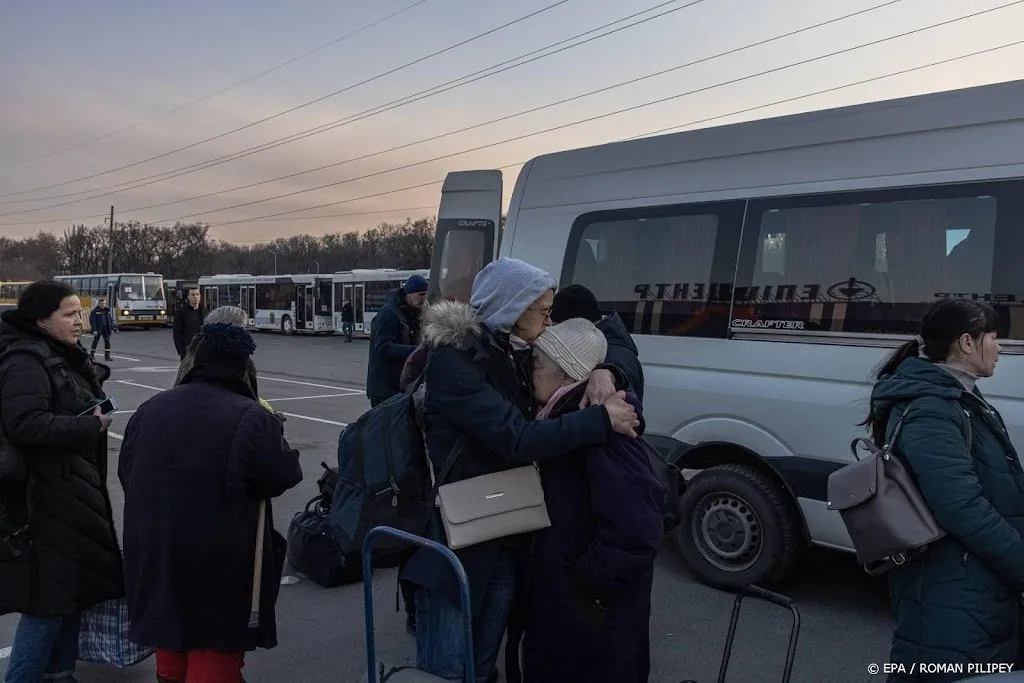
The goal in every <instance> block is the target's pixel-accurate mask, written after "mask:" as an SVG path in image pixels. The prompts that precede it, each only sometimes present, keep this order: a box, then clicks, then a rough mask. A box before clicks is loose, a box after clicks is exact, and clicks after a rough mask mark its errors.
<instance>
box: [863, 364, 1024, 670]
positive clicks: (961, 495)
mask: <svg viewBox="0 0 1024 683" xmlns="http://www.w3.org/2000/svg"><path fill="white" fill-rule="evenodd" d="M871 406H872V411H873V413H874V414H875V415H876V416H880V417H882V418H883V419H886V420H887V429H886V434H887V436H891V435H892V433H893V431H894V429H895V426H896V423H897V422H898V421H899V419H900V418H901V417H904V416H905V421H904V423H903V430H902V432H901V434H900V436H899V439H898V441H897V443H896V444H895V446H896V452H897V453H898V454H900V455H901V456H902V457H903V459H904V461H905V462H906V463H907V464H908V465H909V467H910V469H911V471H912V472H913V474H914V476H915V478H916V479H917V482H918V485H919V487H920V489H921V493H922V495H923V496H924V498H925V500H926V501H927V503H928V506H929V507H930V508H931V511H932V513H933V514H934V515H935V518H936V520H937V521H938V523H939V525H940V526H941V527H942V528H943V529H944V530H945V531H946V533H947V536H946V537H944V538H943V539H941V540H939V541H937V542H936V543H934V544H933V545H932V546H931V547H930V548H929V549H928V551H927V552H925V553H924V555H923V556H922V557H920V558H919V559H917V560H914V561H912V562H908V563H907V564H905V565H903V566H900V567H896V568H894V569H893V570H892V572H891V573H890V579H889V585H890V591H891V596H892V602H893V609H894V611H895V616H896V632H895V634H894V635H893V644H892V652H891V654H890V657H889V659H890V661H891V662H894V663H902V664H904V665H905V666H906V668H907V670H908V671H909V670H910V666H911V665H912V664H915V663H919V662H928V663H943V662H950V663H952V662H957V663H968V662H997V663H1004V664H1005V663H1014V662H1016V661H1017V659H1018V654H1019V650H1020V637H1021V616H1022V602H1021V592H1022V591H1024V470H1022V468H1021V464H1020V462H1019V460H1018V459H1017V452H1016V451H1015V450H1014V447H1013V444H1011V443H1010V437H1009V435H1008V433H1007V431H1006V427H1005V424H1004V423H1003V420H1002V417H1000V415H999V414H998V413H997V412H996V411H995V409H993V408H992V407H991V406H989V405H988V403H987V402H986V401H985V400H984V399H983V397H982V395H981V392H980V391H978V389H977V388H975V389H974V390H973V391H972V392H968V391H967V390H966V388H965V386H964V385H963V384H962V383H961V382H960V381H959V380H958V379H957V378H956V377H955V376H954V375H953V374H952V373H951V372H949V371H947V370H946V369H944V368H942V367H940V366H938V365H936V364H934V363H932V362H930V361H928V360H925V359H921V358H909V359H907V360H905V361H903V363H901V364H900V366H899V367H898V368H897V369H896V372H895V373H893V374H892V375H890V376H887V377H885V378H882V379H881V380H879V381H878V383H877V384H876V385H875V387H874V391H873V392H872V395H871ZM886 416H888V417H886ZM968 421H969V424H968ZM968 439H970V440H971V448H970V450H968V446H967V441H968ZM967 677H968V674H966V673H965V674H962V675H951V674H947V675H938V676H931V677H922V676H920V675H916V676H899V677H893V678H890V680H891V681H929V682H932V681H935V682H938V681H955V680H960V679H962V678H967Z"/></svg>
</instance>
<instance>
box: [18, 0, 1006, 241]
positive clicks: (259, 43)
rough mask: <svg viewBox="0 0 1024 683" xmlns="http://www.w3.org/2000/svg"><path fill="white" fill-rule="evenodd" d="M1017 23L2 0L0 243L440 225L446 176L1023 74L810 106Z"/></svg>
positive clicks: (510, 179)
mask: <svg viewBox="0 0 1024 683" xmlns="http://www.w3.org/2000/svg"><path fill="white" fill-rule="evenodd" d="M552 5H553V6H552ZM882 5H884V6H882ZM410 6H412V7H411V8H410V9H405V8H409V7H410ZM879 6H881V7H879ZM1002 6H1005V7H1004V8H1003V9H998V10H995V11H992V12H989V13H987V14H983V15H981V16H977V17H974V18H969V19H964V20H962V21H956V22H954V23H950V24H948V25H946V26H942V27H938V28H933V29H930V30H925V31H920V32H918V33H915V34H913V35H909V36H906V37H901V38H897V39H894V40H889V41H886V42H882V43H879V44H876V45H872V46H868V47H864V48H862V49H857V50H853V51H851V52H848V53H846V54H843V55H837V56H833V57H828V58H825V59H820V60H817V61H813V62H809V63H806V64H803V65H799V66H794V67H792V68H781V67H786V66H787V65H789V64H793V63H796V62H801V61H806V60H810V59H813V58H815V57H819V56H821V55H827V54H829V53H831V52H837V51H840V50H845V49H847V48H853V47H856V46H859V45H862V44H864V43H869V42H872V41H878V40H881V39H884V38H887V37H890V36H893V35H896V34H899V33H903V32H907V31H913V30H915V29H919V28H924V27H927V26H930V25H932V24H936V23H939V22H944V21H949V20H953V19H956V18H958V17H962V16H965V15H969V14H972V13H976V12H980V11H982V10H987V9H991V8H998V7H1002ZM873 7H879V8H878V9H874V10H872V11H868V12H865V13H863V14H860V15H858V16H854V17H851V18H848V19H845V20H843V21H839V22H836V23H834V24H829V25H827V26H823V27H820V28H816V29H813V30H809V31H806V32H803V33H800V34H798V35H794V36H791V37H788V38H784V39H781V40H777V41H774V42H771V43H768V44H764V45H760V46H757V47H752V48H750V49H744V50H738V49H739V48H743V47H745V46H748V45H750V44H752V43H757V42H759V41H764V40H767V39H770V38H773V37H775V36H780V35H782V34H785V33H788V32H791V31H795V30H798V29H802V28H804V27H808V26H812V25H814V24H817V23H820V22H825V21H829V20H831V19H836V18H838V17H842V16H844V15H848V14H852V13H854V12H857V11H861V10H868V9H869V8H873ZM404 9H405V11H402V10H404ZM645 10H648V11H645ZM531 13H534V15H533V16H531V17H529V18H526V19H523V20H522V21H518V22H517V23H514V24H512V25H511V26H508V27H507V28H503V29H500V30H497V31H494V32H492V33H490V34H488V35H486V36H484V37H481V38H478V39H476V40H472V41H470V42H468V43H466V44H465V45H462V46H459V47H456V48H454V49H451V50H447V51H445V52H443V53H442V54H439V55H437V56H434V57H430V58H429V59H422V58H424V57H427V56H428V55H431V54H432V53H435V52H440V51H442V50H445V48H448V47H449V46H452V45H454V44H456V43H459V42H461V41H466V40H468V39H470V38H473V37H474V36H476V35H478V34H481V33H484V32H486V31H491V30H492V29H495V28H497V27H499V26H502V25H503V24H507V23H509V22H514V21H516V20H517V19H520V18H521V17H524V16H526V15H528V14H531ZM389 15H395V16H393V17H391V18H389V19H386V20H384V21H381V20H382V19H384V18H385V17H388V16H389ZM630 15H636V16H635V17H633V18H631V19H628V20H625V21H622V22H619V23H615V24H612V25H611V26H608V27H607V28H604V29H602V30H601V31H596V32H594V33H590V34H587V35H584V36H581V37H579V38H574V37H575V36H578V35H579V34H583V33H584V32H587V31H590V30H592V29H597V28H599V27H602V26H604V25H606V24H610V23H611V22H616V21H617V20H620V19H625V18H626V17H628V16H630ZM657 15H662V16H657ZM652 17H653V18H652ZM645 18H651V19H650V20H649V21H646V22H645V23H641V24H639V25H636V26H633V27H630V28H625V29H623V30H621V31H618V32H617V33H614V34H612V35H608V36H606V37H601V38H597V39H595V40H593V41H591V42H588V43H586V44H583V45H580V46H579V47H571V48H570V49H566V50H564V51H562V52H559V53H557V54H552V55H551V56H548V57H544V58H542V59H538V60H536V61H533V62H531V63H527V64H524V65H522V66H518V67H516V68H511V69H508V70H506V71H504V72H501V73H497V74H495V75H493V76H489V77H486V78H482V79H480V80H477V81H475V82H472V83H468V84H465V85H462V86H460V87H456V88H453V89H451V90H449V91H447V92H440V93H438V94H433V95H432V96H429V97H422V96H421V95H417V93H420V92H421V91H426V93H425V94H430V93H433V92H435V89H436V88H440V87H441V86H442V85H443V84H446V83H448V82H449V81H453V80H455V79H459V78H462V77H466V76H469V75H470V74H474V73H477V72H482V73H481V75H483V74H488V73H491V72H492V71H494V70H495V69H491V67H496V65H499V64H502V63H505V62H508V64H505V65H504V66H509V65H514V64H518V63H520V62H522V61H523V60H522V59H517V58H520V56H522V55H525V54H527V53H535V54H534V55H531V56H536V55H543V54H547V53H550V52H552V51H553V50H555V49H558V48H561V47H566V46H569V45H573V44H574V43H577V42H579V41H581V40H584V39H586V38H589V37H592V36H596V35H600V34H601V33H604V32H606V31H609V30H612V29H615V28H619V27H622V26H625V25H627V24H629V23H632V22H636V21H638V20H641V19H645ZM374 22H378V23H376V24H375V25H373V26H370V27H369V28H365V29H363V30H360V29H361V28H362V27H366V26H367V25H369V24H373V23H374ZM1021 26H1024V1H1021V2H1011V0H897V1H895V2H885V0H696V1H695V0H679V1H677V2H665V1H664V0H562V1H561V2H559V0H516V1H515V2H501V1H499V0H486V1H482V0H419V1H418V2H417V1H416V0H376V1H375V2H354V1H353V0H296V1H295V2H288V3H284V2H276V3H275V2H252V0H205V1H202V0H179V1H178V2H173V3H172V2H140V1H139V0H104V1H102V2H81V1H80V0H52V1H48V0H4V1H3V2H2V3H0V235H2V236H9V237H16V238H17V237H25V236H30V235H34V234H35V233H37V232H39V231H40V230H47V231H54V232H61V231H63V230H64V229H65V228H66V227H67V226H69V225H71V224H74V223H85V224H87V225H98V224H101V223H102V222H103V217H104V216H105V215H106V214H107V213H108V212H109V210H110V206H111V205H112V204H113V205H114V206H115V207H116V209H115V213H116V216H115V218H116V220H117V221H118V222H121V221H127V220H138V221H142V222H146V223H156V224H173V222H175V221H177V220H180V221H183V222H196V221H202V222H206V223H209V224H210V225H211V226H212V227H211V235H212V236H213V237H215V238H218V239H224V240H229V241H233V242H258V241H262V240H268V239H274V238H276V237H286V236H290V235H295V234H301V233H310V234H318V235H319V234H326V233H331V232H346V231H351V230H364V229H367V228H370V227H373V226H374V225H375V224H377V223H379V222H382V221H390V222H400V221H403V220H404V219H405V217H411V218H417V217H421V216H427V215H433V214H434V213H435V212H436V209H437V203H438V200H439V198H440V182H441V181H442V180H443V179H444V177H445V174H446V173H448V172H449V171H456V170H466V169H477V168H501V169H502V170H503V173H504V178H505V181H504V183H505V201H506V203H507V201H508V199H509V195H510V193H511V191H512V187H513V185H514V183H515V178H516V174H517V173H518V171H519V167H520V165H521V164H522V163H523V162H525V161H526V160H528V159H530V158H532V157H534V156H537V155H539V154H544V153H548V152H553V151H557V150H562V149H571V148H575V147H582V146H589V145H596V144H601V143H604V142H611V141H614V140H620V139H623V138H629V137H632V136H638V135H644V134H648V133H652V132H654V131H660V130H663V129H669V128H672V129H678V130H685V129H687V128H692V127H695V126H696V127H705V126H711V125H721V124H724V123H730V122H735V121H742V120H750V119H758V118H765V117H769V116H778V115H783V114H789V113H794V112H800V111H808V110H814V109H823V108H827V107H833V106H841V105H844V104H853V103H860V102H867V101H872V100H880V99H889V98H894V97H901V96H905V95H916V94H921V93H927V92H933V91H939V90H949V89H954V88H961V87H967V86H972V85H979V84H984V83H994V82H999V81H1008V80H1014V79H1018V78H1022V77H1024V45H1017V46H1014V47H1008V48H1005V49H1000V50H996V51H993V52H989V53H987V54H983V55H977V56H973V57H969V58H965V59H959V60H956V61H951V62H949V63H946V64H943V65H940V66H934V67H930V68H925V69H920V70H917V71H913V72H910V73H907V74H905V75H900V76H895V77H889V78H881V79H878V80H873V81H872V82H870V83H864V84H861V85H856V86H854V87H848V88H839V89H837V90H835V91H833V92H829V93H826V94H818V95H814V96H811V97H802V96H804V95H809V94H812V93H816V92H819V91H822V90H826V89H829V88H838V87H839V86H843V85H845V84H851V83H856V82H858V81H863V80H865V79H877V78H878V77H881V76H885V75H887V74H891V73H894V72H899V71H903V70H906V69H912V68H914V67H918V66H924V65H927V64H931V63H933V62H938V61H941V60H949V59H951V58H955V57H959V56H961V55H967V54H969V53H973V52H978V51H981V50H986V49H989V48H996V47H999V46H1001V45H1006V44H1008V43H1013V42H1014V41H1020V40H1022V38H1024V36H1021V34H1020V27H1021ZM347 34H351V35H348V37H344V36H346V35H347ZM339 39H340V40H339ZM332 41H335V42H334V43H333V44H331V45H328V46H327V47H323V49H319V50H316V48H319V47H321V46H324V45H325V44H327V43H331V42H332ZM563 41H564V42H563ZM553 44H557V45H554V47H551V48H548V46H551V45H553ZM545 48H547V49H545ZM313 50H316V51H315V52H313V53H312V54H309V55H307V56H303V57H301V58H298V57H300V55H303V54H304V53H307V52H310V51H313ZM736 50H738V51H736ZM728 51H735V52H733V53H732V54H729V55H726V56H723V57H720V58H714V59H707V58H709V57H712V56H714V55H717V54H720V53H724V52H728ZM296 58H298V59H296ZM289 60H294V61H292V62H291V63H289V64H287V65H284V66H281V67H280V68H275V67H278V66H279V65H282V64H283V63H285V62H288V61H289ZM416 60H422V61H419V63H416V64H413V65H411V66H404V65H406V64H407V63H410V62H413V61H416ZM698 60H706V61H703V62H701V63H698V64H695V65H693V66H689V67H686V68H681V69H676V70H673V71H670V72H668V73H665V74H663V75H660V76H656V77H652V78H648V79H645V80H643V81H640V82H637V83H632V84H628V85H622V86H620V87H614V88H610V86H615V85H617V84H620V83H623V82H625V81H629V80H631V79H635V78H638V77H641V76H644V75H647V74H651V73H654V72H659V71H662V70H665V69H670V68H672V67H676V66H679V65H684V64H687V63H690V62H695V61H698ZM403 67H404V68H403ZM496 68H502V67H496ZM271 69H273V70H272V71H270V73H266V74H265V75H261V76H259V77H257V78H253V77H254V76H257V75H258V74H261V73H263V72H266V71H268V70H271ZM773 69H776V71H774V72H773V73H768V74H764V75H756V74H759V73H760V72H764V71H768V70H773ZM390 71H393V73H390V74H388V75H385V76H382V77H379V78H375V77H376V76H378V75H380V74H383V73H385V72H390ZM242 81H246V82H244V83H242V84H240V85H237V86H235V84H238V83H240V82H242ZM362 81H369V82H366V83H362V84H360V82H362ZM455 82H456V83H461V82H463V81H455ZM231 86H235V87H231ZM445 87H448V86H445ZM603 88H608V89H607V90H605V91H604V92H600V93H596V94H593V95H587V96H582V95H585V94H586V93H589V92H591V91H594V90H598V89H603ZM338 91H343V92H338ZM691 91H699V92H692V94H687V95H684V93H689V92H691ZM332 93H337V94H332ZM414 95H415V96H416V97H420V98H421V99H419V100H418V101H412V102H408V100H409V99H410V98H411V97H412V96H414ZM676 95H682V96H680V97H674V98H673V99H670V100H667V101H665V102H662V103H659V104H652V105H651V106H646V107H639V105H643V104H645V103H647V102H652V101H655V100H660V99H663V98H667V97H672V96H676ZM577 96H582V97H577ZM321 98H322V99H321ZM567 98H576V99H573V101H571V102H565V103H563V104H559V105H556V106H550V107H546V106H545V105H549V104H552V103H555V102H558V101H560V100H564V99H567ZM794 98H796V99H794ZM787 99H788V100H791V101H789V102H786V103H783V104H777V105H773V106H763V105H767V104H770V103H772V102H779V101H781V100H787ZM196 100H201V101H198V102H196ZM314 100H319V101H317V102H315V103H313V104H309V105H308V106H302V107H301V108H297V109H295V110H294V111H291V112H290V113H287V114H283V115H282V112H285V111H287V110H290V109H293V108H296V107H300V105H303V104H305V103H307V102H312V101H314ZM402 102H408V103H407V104H404V105H402V106H395V105H396V104H401V103H402ZM631 107H639V108H636V109H634V110H632V111H628V112H624V113H620V114H615V115H610V116H602V115H604V114H609V113H611V112H616V111H618V110H622V109H626V108H631ZM388 108H390V110H386V111H382V110H385V109H388ZM528 110H536V111H532V112H530V113H525V114H523V115H517V114H519V112H525V111H528ZM594 117H600V118H594ZM263 119H268V120H266V121H262V122H260V121H261V120H263ZM495 119H503V120H500V121H497V122H493V123H490V122H492V121H494V120H495ZM583 119H593V120H590V121H588V122H584V123H579V124H577V125H572V124H576V122H579V121H581V120H583ZM694 122H700V123H694ZM479 124H486V125H479ZM243 127H244V129H242V130H237V131H235V132H231V131H233V130H235V129H240V128H243ZM328 127H329V129H327V130H323V131H322V132H317V131H318V130H319V129H321V128H328ZM470 127H472V129H471V130H466V131H463V132H457V133H453V132H454V131H460V130H461V129H465V128H470ZM549 128H558V130H552V131H549V132H543V133H540V134H534V133H538V132H540V131H544V130H545V129H549ZM306 133H308V134H306ZM446 133H453V134H451V135H445V134H446ZM300 134H305V135H304V137H302V138H300V139H296V140H294V141H290V140H291V138H292V136H298V135H300ZM438 136H443V137H438ZM209 138H216V139H212V140H208V139H209ZM431 138H437V139H432V140H431ZM512 138H519V139H514V140H513V139H512ZM207 140H208V141H207ZM421 141H422V142H421ZM271 144H273V146H272V147H271V146H270V145H271ZM264 147H269V148H267V149H264ZM393 148H400V149H393ZM242 154H244V155H245V156H240V155H242ZM329 165H330V167H328V168H321V167H324V166H329ZM121 167H124V168H121ZM116 169H119V170H116ZM312 169H320V170H312ZM306 171H310V172H306ZM282 176H291V177H288V178H282ZM321 186H326V187H321ZM416 186H419V187H416ZM316 188H320V189H316ZM405 188H412V189H405ZM202 195H206V196H202ZM285 195H287V196H285ZM243 204H244V206H237V205H243ZM155 205H159V206H155ZM321 205H328V206H321ZM232 207H234V208H232ZM312 207H320V208H312Z"/></svg>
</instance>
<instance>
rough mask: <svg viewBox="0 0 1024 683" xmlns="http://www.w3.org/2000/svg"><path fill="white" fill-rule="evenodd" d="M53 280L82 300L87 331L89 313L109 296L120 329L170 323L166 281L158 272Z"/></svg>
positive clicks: (159, 325) (143, 327) (56, 278)
mask: <svg viewBox="0 0 1024 683" xmlns="http://www.w3.org/2000/svg"><path fill="white" fill-rule="evenodd" d="M54 280H57V281H58V282H64V283H66V284H67V285H69V286H70V287H71V288H72V289H74V290H75V292H76V293H77V294H78V296H79V298H80V299H81V300H82V308H83V309H85V314H84V316H83V317H84V318H85V329H86V331H88V330H89V313H88V312H89V311H91V310H92V309H93V308H94V307H95V305H96V300H97V299H99V298H100V297H106V299H107V306H109V307H110V312H111V314H112V315H113V317H114V324H115V325H117V326H118V327H121V328H129V327H138V328H141V329H145V330H148V329H151V328H153V327H164V326H165V325H166V324H167V299H166V296H165V295H164V278H163V276H162V275H159V274H157V273H101V274H95V275H58V276H56V277H55V278H54Z"/></svg>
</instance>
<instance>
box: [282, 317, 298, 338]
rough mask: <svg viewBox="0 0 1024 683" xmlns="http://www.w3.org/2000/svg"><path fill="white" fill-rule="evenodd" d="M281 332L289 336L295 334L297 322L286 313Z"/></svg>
mask: <svg viewBox="0 0 1024 683" xmlns="http://www.w3.org/2000/svg"><path fill="white" fill-rule="evenodd" d="M281 333H282V334H287V335H288V336H291V335H293V334H295V324H294V323H293V322H292V319H291V317H290V316H287V315H286V316H285V317H283V318H281Z"/></svg>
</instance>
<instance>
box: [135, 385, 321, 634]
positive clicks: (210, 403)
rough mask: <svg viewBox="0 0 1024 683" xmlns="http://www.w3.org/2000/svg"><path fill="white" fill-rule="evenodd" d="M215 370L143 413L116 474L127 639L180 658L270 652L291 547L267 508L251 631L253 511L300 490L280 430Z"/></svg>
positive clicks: (157, 399)
mask: <svg viewBox="0 0 1024 683" xmlns="http://www.w3.org/2000/svg"><path fill="white" fill-rule="evenodd" d="M214 370H215V369H213V368H209V367H207V366H203V365H197V366H195V367H194V368H193V369H192V371H191V372H190V373H189V374H188V375H187V376H186V377H185V379H184V380H183V381H184V383H183V384H181V385H179V386H176V387H174V388H173V389H168V390H167V391H163V392H160V393H159V394H157V395H156V396H154V397H153V398H151V399H149V400H148V401H146V402H145V403H143V404H142V405H141V406H140V407H139V409H138V411H137V412H136V413H135V415H134V416H133V417H132V419H131V421H130V422H129V423H128V427H127V429H126V430H125V434H124V442H123V444H122V446H121V458H120V466H119V469H118V475H119V476H120V479H121V485H122V486H123V487H124V491H125V502H124V541H123V543H124V576H125V591H126V594H127V597H128V609H129V612H130V615H131V633H130V638H131V639H132V640H133V641H134V642H137V643H140V644H143V645H151V646H155V647H159V648H164V649H168V650H174V651H179V652H181V651H186V650H193V649H208V650H216V651H219V652H245V651H248V650H253V649H255V648H257V647H263V648H271V647H274V646H275V645H277V631H276V622H275V617H274V606H275V603H276V601H277V595H278V591H279V590H280V582H281V572H282V569H283V566H284V559H285V547H286V542H285V539H284V537H283V536H281V534H279V533H278V532H277V531H275V530H274V528H273V519H274V514H273V509H272V506H271V505H270V501H269V500H267V506H266V515H267V525H266V527H265V532H264V546H263V577H262V582H261V589H260V626H259V628H258V629H249V628H248V622H249V612H250V604H251V600H252V586H253V566H254V561H255V554H256V525H257V521H258V511H259V502H260V500H261V499H270V498H276V497H277V496H280V495H281V494H282V493H284V492H285V491H286V490H288V489H290V488H292V487H293V486H295V485H296V484H298V483H299V482H300V481H302V469H301V467H300V466H299V452H298V451H296V450H293V449H292V448H291V447H289V445H288V443H287V442H286V441H285V440H284V436H283V433H282V426H281V423H280V422H279V421H278V420H277V418H275V417H274V416H273V415H271V413H270V412H269V411H268V410H266V409H265V408H263V407H262V406H261V405H260V404H259V403H257V402H256V399H255V398H254V396H253V395H252V393H251V391H250V390H249V388H248V387H247V386H246V385H245V383H244V381H243V380H242V379H241V378H239V377H234V376H231V377H227V376H225V375H223V373H217V372H214Z"/></svg>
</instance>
